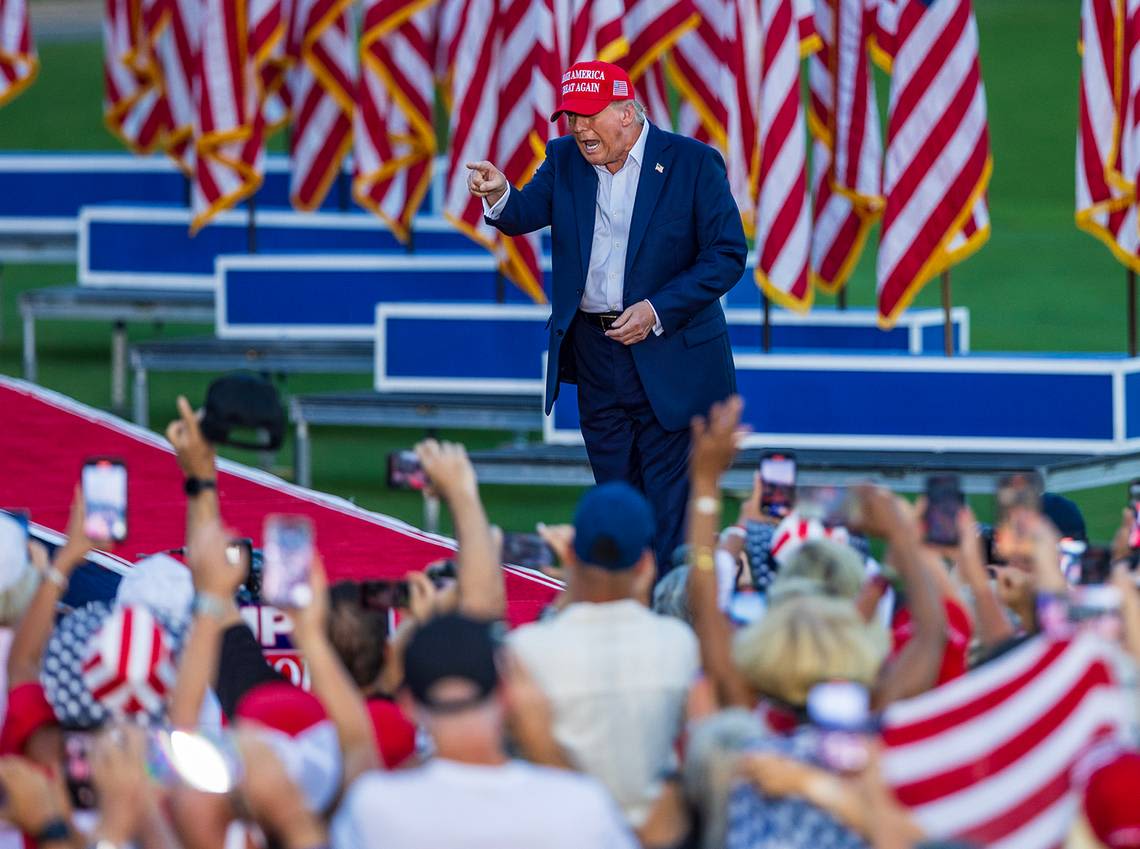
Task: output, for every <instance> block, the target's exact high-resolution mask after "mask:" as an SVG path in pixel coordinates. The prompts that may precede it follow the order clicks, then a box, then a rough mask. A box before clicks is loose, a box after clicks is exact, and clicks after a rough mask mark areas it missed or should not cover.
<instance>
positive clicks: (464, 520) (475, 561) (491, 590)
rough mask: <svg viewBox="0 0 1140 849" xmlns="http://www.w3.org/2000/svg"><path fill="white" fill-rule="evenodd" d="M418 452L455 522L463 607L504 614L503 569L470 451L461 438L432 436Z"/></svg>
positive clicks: (480, 614) (484, 615) (473, 612)
mask: <svg viewBox="0 0 1140 849" xmlns="http://www.w3.org/2000/svg"><path fill="white" fill-rule="evenodd" d="M416 454H417V455H419V458H420V462H421V463H422V464H423V467H424V471H425V472H426V473H427V475H428V478H429V479H430V480H431V486H432V488H433V489H434V490H435V491H436V492H437V493H439V495H440V497H441V498H443V500H444V501H446V502H447V506H448V509H450V510H451V518H452V521H453V522H454V523H455V539H456V540H457V541H458V543H459V552H458V553H457V555H456V562H457V565H458V569H457V574H456V578H457V580H458V583H459V611H460V612H461V613H464V614H466V615H468V616H472V617H475V618H478V619H501V618H502V617H503V615H504V614H505V613H506V609H507V593H506V587H505V586H504V584H503V570H502V569H501V568H500V565H499V562H498V560H499V551H498V546H497V545H496V544H495V540H494V537H493V536H492V534H491V526H490V525H489V524H488V523H487V514H486V513H485V512H484V510H483V502H482V501H480V500H479V485H478V482H477V481H476V479H475V469H474V467H473V466H472V465H471V461H470V460H469V459H468V458H467V451H466V450H465V449H464V447H463V446H462V445H459V444H457V443H453V442H442V443H441V442H436V441H435V440H434V439H427V440H424V441H423V442H421V443H420V444H419V445H417V446H416Z"/></svg>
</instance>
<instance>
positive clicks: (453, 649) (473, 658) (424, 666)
mask: <svg viewBox="0 0 1140 849" xmlns="http://www.w3.org/2000/svg"><path fill="white" fill-rule="evenodd" d="M450 678H455V679H459V680H462V681H467V682H469V683H471V684H473V685H474V687H475V694H474V695H472V696H470V697H468V698H465V699H461V700H458V701H455V700H447V701H440V700H438V699H436V698H435V697H434V696H433V693H432V690H434V689H435V685H436V684H438V683H439V682H440V681H444V680H446V679H450ZM404 682H405V683H406V684H407V686H408V689H409V690H411V693H412V698H414V699H415V700H416V702H418V703H419V704H421V705H423V706H424V707H426V708H428V709H430V710H435V711H446V712H452V711H459V710H464V709H466V708H470V707H474V706H475V705H477V704H479V703H480V702H482V701H483V700H484V699H486V698H487V697H488V696H490V695H491V693H493V692H494V691H495V689H496V687H498V684H499V670H498V668H497V667H496V666H495V643H494V640H493V639H492V637H491V626H490V623H488V622H484V621H481V620H478V619H471V618H469V617H467V616H461V615H459V614H454V613H453V614H448V615H446V616H437V617H436V618H435V619H432V620H430V621H429V622H428V623H427V624H426V625H424V626H423V627H422V628H420V629H419V630H417V631H416V633H415V635H414V636H413V637H412V641H411V642H410V643H409V644H408V648H407V650H406V651H405V652H404Z"/></svg>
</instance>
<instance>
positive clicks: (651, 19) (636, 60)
mask: <svg viewBox="0 0 1140 849" xmlns="http://www.w3.org/2000/svg"><path fill="white" fill-rule="evenodd" d="M700 20H701V18H700V15H699V14H697V11H696V9H695V8H694V6H693V0H625V14H624V15H623V17H622V33H623V34H624V36H625V40H626V42H628V44H629V51H628V52H627V53H626V54H625V55H624V56H622V57H621V58H620V59H618V60H617V64H619V65H621V66H622V67H623V68H625V70H626V73H628V74H629V78H630V80H632V81H633V83H634V84H635V85H636V83H637V81H638V80H639V79H641V76H642V75H643V74H644V73H645V72H646V70H647V69H649V68H650V67H651V66H652V65H654V64H655V63H656V62H657V61H658V60H659V59H660V58H661V56H662V54H663V53H664V52H665V51H667V50H668V49H669V48H670V47H672V46H673V45H674V44H675V43H676V42H677V40H678V39H679V38H681V36H683V35H684V34H685V33H687V32H689V31H691V30H693V29H695V28H696V26H697V24H699V23H700ZM614 94H615V96H617V92H616V91H615V92H614Z"/></svg>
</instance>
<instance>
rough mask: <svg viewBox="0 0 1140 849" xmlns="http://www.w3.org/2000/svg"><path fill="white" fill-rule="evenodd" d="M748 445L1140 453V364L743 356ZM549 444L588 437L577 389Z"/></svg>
mask: <svg viewBox="0 0 1140 849" xmlns="http://www.w3.org/2000/svg"><path fill="white" fill-rule="evenodd" d="M736 374H737V385H738V388H739V391H740V394H741V395H742V396H743V397H744V401H745V406H744V421H745V423H747V424H748V425H749V426H750V427H751V430H752V433H751V434H750V436H749V437H748V438H747V441H746V445H747V447H763V446H765V445H779V446H782V447H787V448H820V447H827V448H850V449H870V450H888V451H899V450H915V451H1021V452H1024V451H1030V450H1033V451H1072V452H1108V451H1121V450H1137V449H1140V360H1130V359H1126V358H1123V357H1110V356H1106V357H1071V356H1064V355H1053V356H1049V355H1042V356H1031V355H1008V354H1002V355H971V356H966V357H952V358H947V357H939V356H906V355H891V354H878V355H867V354H860V355H855V354H852V355H847V356H844V355H833V356H823V355H811V354H802V355H796V354H770V355H761V354H737V355H736ZM544 436H545V439H546V441H548V442H550V443H554V444H579V443H581V441H582V435H581V432H580V431H579V425H578V409H577V398H576V393H575V392H573V391H569V392H566V391H564V392H562V394H561V395H560V396H559V399H558V401H557V403H556V404H555V408H554V412H553V415H552V416H550V417H549V418H547V419H546V426H545V433H544Z"/></svg>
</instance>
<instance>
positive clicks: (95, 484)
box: [80, 457, 127, 542]
mask: <svg viewBox="0 0 1140 849" xmlns="http://www.w3.org/2000/svg"><path fill="white" fill-rule="evenodd" d="M80 484H81V487H82V490H83V507H84V511H85V515H86V519H85V520H84V524H83V532H84V533H85V534H86V535H87V538H88V539H91V540H95V541H98V542H122V541H123V540H125V539H126V538H127V467H126V464H124V463H123V461H122V460H116V459H115V458H113V457H93V458H91V459H90V460H88V461H87V462H86V463H84V464H83V472H82V474H81V477H80Z"/></svg>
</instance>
